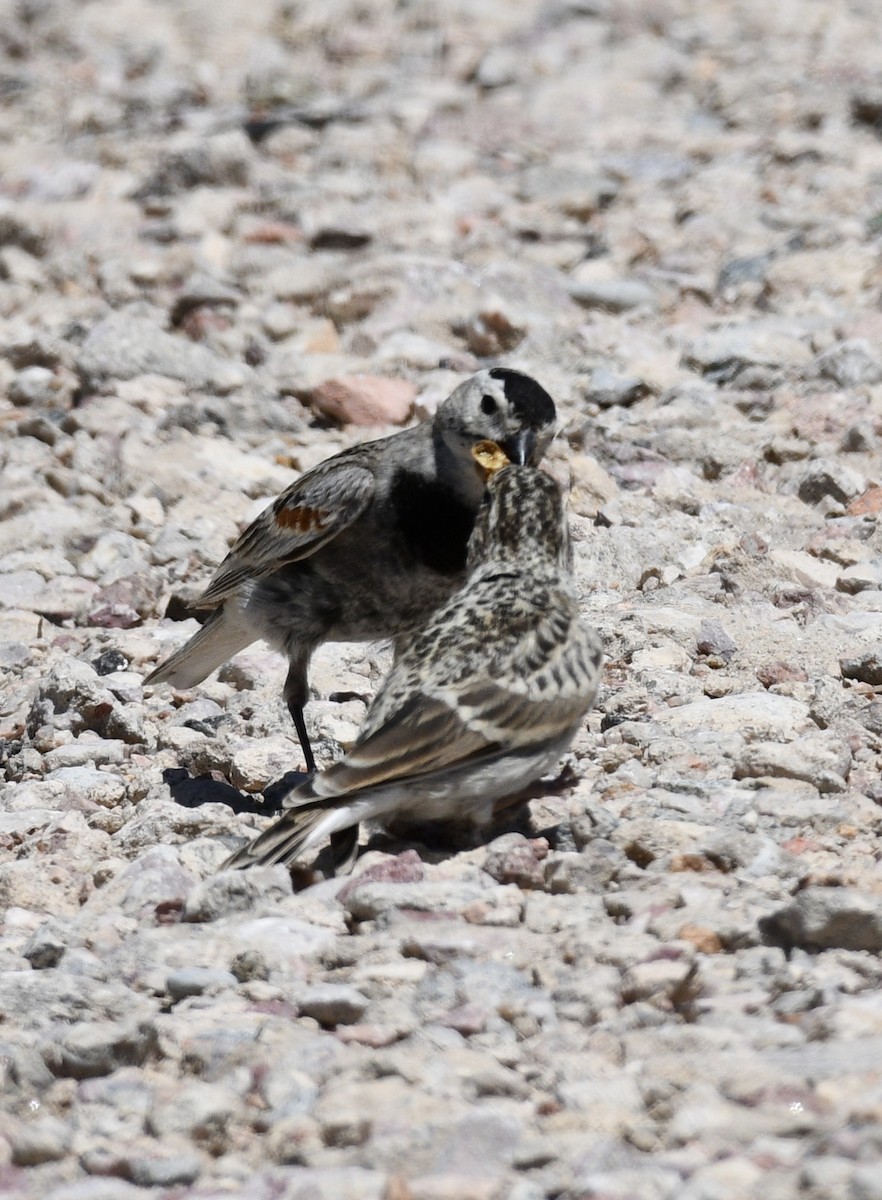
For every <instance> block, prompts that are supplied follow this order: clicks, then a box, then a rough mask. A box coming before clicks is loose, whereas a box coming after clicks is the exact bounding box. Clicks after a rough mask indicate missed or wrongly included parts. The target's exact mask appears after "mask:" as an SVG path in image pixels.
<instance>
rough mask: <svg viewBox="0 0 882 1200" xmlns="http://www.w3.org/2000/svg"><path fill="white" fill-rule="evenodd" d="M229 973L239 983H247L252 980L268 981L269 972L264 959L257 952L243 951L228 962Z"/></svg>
mask: <svg viewBox="0 0 882 1200" xmlns="http://www.w3.org/2000/svg"><path fill="white" fill-rule="evenodd" d="M230 971H231V972H232V975H233V978H234V979H236V980H237V982H239V983H247V982H249V981H250V980H253V979H261V980H265V979H269V977H270V972H269V966H268V965H267V961H266V959H265V958H264V957H263V955H262V954H261V953H260V951H259V950H243V951H242V952H241V953H239V954H234V955H233V957H232V959H231V960H230Z"/></svg>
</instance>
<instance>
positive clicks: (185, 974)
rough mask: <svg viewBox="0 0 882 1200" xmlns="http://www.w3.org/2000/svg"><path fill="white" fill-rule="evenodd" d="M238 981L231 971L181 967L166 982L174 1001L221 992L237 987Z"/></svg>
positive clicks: (167, 989)
mask: <svg viewBox="0 0 882 1200" xmlns="http://www.w3.org/2000/svg"><path fill="white" fill-rule="evenodd" d="M237 982H238V980H237V979H236V976H235V975H233V974H232V973H231V972H230V971H223V970H220V969H219V968H214V967H181V968H179V969H178V970H177V971H172V973H171V974H170V975H169V977H168V979H167V980H166V982H165V987H166V991H167V992H168V994H169V996H171V998H172V1000H176V1001H177V1000H183V999H185V998H186V997H187V996H201V995H202V993H203V992H220V991H224V990H225V989H227V988H231V987H235V986H236V983H237Z"/></svg>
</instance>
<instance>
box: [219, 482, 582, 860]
mask: <svg viewBox="0 0 882 1200" xmlns="http://www.w3.org/2000/svg"><path fill="white" fill-rule="evenodd" d="M602 658H603V650H602V645H601V641H600V636H599V634H597V633H596V632H595V631H594V630H592V629H590V628H588V627H587V626H586V625H584V624H583V623H582V622H581V621H580V619H579V608H578V600H577V596H576V592H575V585H574V583H573V579H572V575H571V550H570V539H569V532H568V526H567V521H566V516H565V514H564V508H563V501H562V497H561V492H560V488H559V487H558V485H557V484H556V483H555V482H554V480H553V479H551V477H550V476H548V475H546V474H545V473H544V472H543V471H539V470H536V469H534V468H532V467H516V466H509V467H505V468H503V469H502V470H500V471H498V472H497V473H496V474H495V475H493V477H492V478H491V479H490V481H489V483H488V484H487V492H486V496H485V500H484V504H483V506H482V508H481V512H480V515H479V517H478V519H477V522H476V525H475V530H474V532H473V534H472V537H471V541H470V544H469V574H468V578H467V580H466V582H465V584H464V585H463V587H462V588H461V589H460V591H459V592H457V593H456V594H455V595H454V596H453V597H452V598H451V599H450V600H448V601H447V603H446V604H444V605H443V606H442V607H441V608H439V609H438V610H437V611H436V612H435V613H434V614H433V615H432V616H431V617H430V619H429V621H428V623H427V624H426V625H425V627H424V628H423V629H422V630H421V631H420V632H419V633H418V634H417V635H416V636H415V637H414V638H413V640H412V641H411V642H410V643H409V645H408V646H407V647H406V648H405V649H404V650H403V651H402V652H401V654H400V655H399V656H398V658H397V660H396V662H395V664H394V666H393V667H392V670H391V672H390V673H389V675H388V676H387V678H386V680H385V682H384V683H383V685H382V687H381V689H380V691H379V692H378V693H377V695H376V698H375V699H374V702H373V704H372V706H371V708H370V710H369V712H368V715H367V718H366V720H365V723H364V726H363V728H362V729H361V731H360V733H359V736H358V739H357V741H356V742H355V745H354V746H353V747H352V749H351V750H350V751H349V752H348V753H347V754H346V755H345V756H344V757H343V758H342V759H341V760H340V761H339V762H338V763H335V764H334V765H333V766H331V767H329V768H328V769H327V770H325V771H322V772H321V773H320V774H319V775H316V776H314V777H313V778H312V779H310V780H308V781H307V782H306V783H304V784H302V785H301V786H300V787H298V788H296V789H295V790H294V791H293V792H292V793H291V794H290V795H289V797H288V798H287V799H286V801H285V802H284V806H285V807H287V808H289V811H288V812H286V813H285V815H284V816H282V817H281V818H280V819H279V820H278V821H277V822H276V823H275V824H274V825H272V826H270V828H269V829H267V830H266V832H264V833H262V834H261V835H260V836H259V837H257V838H255V839H254V840H253V841H252V842H250V843H249V844H248V845H247V846H245V847H244V848H243V849H242V850H239V851H238V852H237V853H235V854H233V855H232V856H231V857H230V858H229V859H228V860H227V861H226V862H225V863H224V867H225V868H227V867H247V866H252V865H254V864H258V863H259V864H264V865H266V864H269V863H275V862H286V863H287V862H291V861H292V860H293V859H294V858H295V857H296V856H298V855H300V854H302V853H303V852H304V851H308V850H311V849H312V848H313V847H314V846H316V845H317V844H318V843H319V842H321V841H323V840H324V839H325V838H327V837H330V838H331V842H332V849H333V853H334V857H335V862H336V865H337V867H338V868H341V869H342V868H347V867H348V868H351V866H352V864H353V863H354V861H355V857H356V854H357V851H358V822H359V821H363V820H370V819H374V818H377V819H380V820H381V821H385V822H389V821H390V820H392V819H395V820H400V819H401V818H405V819H408V820H416V821H420V822H422V821H432V820H445V821H446V820H451V819H453V820H457V821H460V822H463V821H466V822H468V821H471V822H472V823H473V824H474V825H476V826H479V827H480V826H481V825H483V824H485V823H486V821H487V820H488V819H489V817H490V816H491V814H492V810H493V807H494V804H496V802H498V801H500V800H502V799H504V798H507V797H512V796H514V795H516V794H517V793H519V792H521V791H522V790H523V789H524V788H525V787H526V786H527V785H528V784H530V783H531V782H533V781H534V780H536V779H538V778H539V777H540V776H541V775H543V774H544V773H545V772H546V771H548V770H550V769H551V768H552V767H553V766H554V764H555V763H556V762H557V761H558V759H559V758H560V756H561V754H563V752H564V751H565V750H566V749H567V747H568V746H569V745H570V743H571V742H572V740H573V737H574V736H575V734H576V731H577V730H578V728H579V725H580V724H581V722H582V719H583V717H584V715H585V713H586V712H587V711H588V709H589V708H590V707H591V704H592V703H593V700H594V697H595V694H596V692H597V686H598V683H599V680H600V670H601V663H602Z"/></svg>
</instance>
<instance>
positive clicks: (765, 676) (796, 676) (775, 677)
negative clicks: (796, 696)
mask: <svg viewBox="0 0 882 1200" xmlns="http://www.w3.org/2000/svg"><path fill="white" fill-rule="evenodd" d="M756 677H757V679H758V680H759V681H760V683H761V684H762V685H763V687H767V688H770V687H774V686H775V684H776V683H793V682H798V683H804V682H805V680H806V679H808V675H807V674H806V673H805V671H804V670H803V669H802V667H799V666H794V665H793V664H792V663H786V662H771V663H765V664H764V665H763V666H761V667H757V670H756Z"/></svg>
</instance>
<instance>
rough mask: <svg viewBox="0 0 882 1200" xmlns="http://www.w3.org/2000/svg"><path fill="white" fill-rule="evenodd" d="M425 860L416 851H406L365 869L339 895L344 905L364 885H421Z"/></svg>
mask: <svg viewBox="0 0 882 1200" xmlns="http://www.w3.org/2000/svg"><path fill="white" fill-rule="evenodd" d="M423 875H424V870H423V860H422V859H421V858H420V856H419V855H418V854H417V852H416V850H404V851H402V853H401V854H396V855H394V856H390V857H389V858H385V859H383V860H382V862H378V863H374V865H373V866H372V867H367V868H365V870H364V871H362V872H361V874H360V875H356V876H355V878H354V879H350V880H349V881H348V882H347V883H345V884H344V885H343V887H342V888H341V889H340V891H339V892H338V893H337V899H338V900H339V901H340V903H341V904H342V903H343V902H344V901H345V900H346V898H347V897H348V896H350V895H351V894H352V893H353V892H354V891H355V889H356V888H357V887H361V885H362V884H363V883H380V882H383V883H419V881H420V880H421V879H422V878H423Z"/></svg>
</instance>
